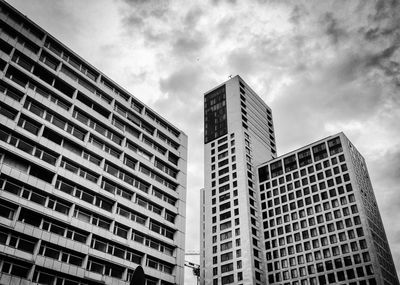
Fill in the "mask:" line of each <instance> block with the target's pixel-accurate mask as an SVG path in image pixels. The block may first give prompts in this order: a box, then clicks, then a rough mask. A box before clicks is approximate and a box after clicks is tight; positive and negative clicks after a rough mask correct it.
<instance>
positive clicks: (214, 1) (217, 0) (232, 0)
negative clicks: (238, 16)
mask: <svg viewBox="0 0 400 285" xmlns="http://www.w3.org/2000/svg"><path fill="white" fill-rule="evenodd" d="M222 2H223V3H228V4H233V5H235V4H236V3H237V0H211V3H212V4H214V5H219V4H220V3H222Z"/></svg>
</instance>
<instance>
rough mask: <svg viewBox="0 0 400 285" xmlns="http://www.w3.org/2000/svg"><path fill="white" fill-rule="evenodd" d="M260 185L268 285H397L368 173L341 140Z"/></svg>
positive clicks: (265, 169) (321, 144) (289, 161)
mask: <svg viewBox="0 0 400 285" xmlns="http://www.w3.org/2000/svg"><path fill="white" fill-rule="evenodd" d="M258 179H259V190H260V191H259V194H260V201H261V212H262V219H263V221H262V225H263V236H264V239H265V241H264V242H265V251H264V252H263V255H265V256H266V267H265V271H266V272H267V275H268V278H267V279H268V284H293V285H294V284H311V285H317V284H320V285H323V284H360V285H364V284H365V285H366V284H371V285H372V284H399V281H398V278H397V274H396V269H395V267H394V263H393V259H392V256H391V253H390V248H389V244H388V241H387V239H386V235H385V230H384V228H383V224H382V220H381V218H380V214H379V209H378V206H377V203H376V199H375V195H374V191H373V189H372V185H371V181H370V179H369V175H368V171H367V166H366V164H365V161H364V158H363V157H362V156H361V154H360V153H359V152H358V151H357V149H356V148H355V147H354V146H353V145H352V143H351V142H350V141H349V140H348V139H347V137H346V136H345V135H344V134H343V133H340V134H337V135H334V136H330V137H328V138H325V139H323V140H320V141H317V142H315V143H312V144H311V145H307V146H305V147H302V148H300V149H298V150H296V151H293V152H290V153H287V154H285V155H282V156H280V157H278V158H276V159H273V160H271V161H269V162H267V163H265V164H263V165H261V166H260V167H259V168H258Z"/></svg>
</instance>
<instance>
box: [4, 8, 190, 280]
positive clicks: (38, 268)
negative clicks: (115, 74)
mask: <svg viewBox="0 0 400 285" xmlns="http://www.w3.org/2000/svg"><path fill="white" fill-rule="evenodd" d="M0 8H1V11H0V50H1V52H0V283H1V284H25V283H23V282H27V281H30V282H33V283H35V284H37V283H40V284H127V283H128V282H129V280H130V276H131V275H132V273H133V271H134V269H135V268H136V267H137V266H138V265H141V266H142V267H143V268H144V272H145V274H146V284H157V285H161V284H183V265H184V241H185V239H184V238H185V237H184V235H185V208H186V204H185V203H186V202H185V201H186V164H187V161H186V160H187V157H186V156H187V137H186V135H185V134H184V133H183V132H182V131H180V130H179V129H177V128H176V127H175V126H173V125H172V124H171V123H169V122H167V121H166V120H165V119H163V118H162V117H161V116H160V115H159V114H157V113H156V112H155V111H154V110H151V109H150V108H149V107H148V106H146V105H144V104H143V103H141V102H140V101H139V100H137V99H136V98H135V97H134V96H132V95H131V94H129V93H128V92H127V91H126V90H124V89H123V88H121V87H120V86H118V85H117V84H116V83H115V82H113V81H112V80H111V79H109V78H108V77H107V76H105V75H104V74H103V73H102V72H100V71H99V70H97V69H96V68H95V67H93V66H92V65H90V64H89V63H88V62H86V61H85V60H84V59H82V58H81V57H79V56H78V55H77V54H75V53H74V52H73V51H72V50H70V49H69V48H68V47H66V46H65V45H63V44H62V43H61V42H59V41H58V40H57V39H55V38H54V37H53V36H51V35H49V34H48V33H47V32H46V31H44V30H43V29H42V28H40V27H38V26H37V25H36V24H35V23H33V22H32V21H30V20H29V19H28V18H27V17H25V16H24V15H22V14H21V13H20V12H18V11H17V10H15V9H14V8H12V7H11V6H10V5H8V4H7V3H6V2H4V1H0Z"/></svg>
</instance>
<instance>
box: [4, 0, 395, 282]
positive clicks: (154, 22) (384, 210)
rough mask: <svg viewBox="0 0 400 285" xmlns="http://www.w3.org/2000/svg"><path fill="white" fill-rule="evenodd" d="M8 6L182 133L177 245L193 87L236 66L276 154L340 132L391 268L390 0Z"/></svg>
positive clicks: (194, 170)
mask: <svg viewBox="0 0 400 285" xmlns="http://www.w3.org/2000/svg"><path fill="white" fill-rule="evenodd" d="M8 2H9V3H10V4H12V5H13V6H14V7H16V8H17V9H19V10H20V11H21V12H23V13H24V14H25V15H27V16H28V17H29V18H30V19H32V20H34V21H35V22H37V23H38V24H39V25H40V26H42V27H43V28H44V29H46V30H47V31H48V32H50V33H51V34H52V35H53V36H55V37H56V38H58V39H59V40H60V41H61V42H63V43H64V44H66V45H67V46H69V47H70V48H71V49H72V50H74V51H75V52H76V53H77V54H79V55H81V56H82V57H83V58H84V59H86V60H87V61H89V62H90V63H91V64H93V65H94V66H95V67H97V68H98V69H99V70H101V71H103V72H104V73H105V74H107V75H108V76H109V77H110V78H112V79H113V80H114V81H115V82H117V83H118V84H120V85H121V86H123V87H124V88H126V89H127V90H128V91H130V93H132V94H133V95H134V96H135V97H136V98H138V99H139V100H141V101H142V102H144V103H145V104H147V105H149V106H150V107H151V108H152V109H154V110H155V111H157V112H158V113H159V114H161V115H162V116H164V117H165V118H167V119H168V120H169V121H170V122H171V123H173V124H174V125H176V126H177V127H179V128H180V129H181V130H183V131H184V132H185V133H186V134H187V135H188V137H189V153H188V155H189V156H188V173H187V179H188V183H187V193H188V195H187V220H186V225H187V226H186V233H187V238H186V249H187V250H198V249H199V228H200V227H199V206H200V205H199V189H200V188H202V186H203V94H204V93H205V92H206V91H208V90H210V89H211V88H213V87H215V86H216V85H218V84H220V83H222V82H224V81H226V80H228V79H229V76H230V75H237V74H239V75H240V76H241V77H242V78H243V79H244V80H245V81H246V82H247V83H248V84H249V85H250V86H251V87H252V89H253V90H255V91H256V93H257V94H259V96H260V97H261V98H262V99H263V100H265V101H266V103H267V104H268V105H269V106H270V107H271V108H272V112H273V118H274V126H275V133H276V142H277V149H278V155H282V154H285V153H286V152H288V151H291V150H294V149H296V148H299V147H301V146H304V145H306V144H309V143H312V142H313V141H316V140H318V139H321V138H324V137H326V136H329V135H332V134H335V133H338V132H341V131H343V132H344V133H345V134H346V135H347V137H348V138H349V139H350V140H351V141H352V142H353V144H354V145H355V146H356V147H357V149H358V150H359V151H360V152H361V153H362V155H363V156H364V157H365V159H366V162H367V165H368V168H369V173H370V177H371V180H372V184H373V187H374V190H375V195H376V198H377V201H378V206H379V208H380V211H381V216H382V219H383V223H384V225H385V229H386V234H387V237H388V240H389V243H390V247H391V251H392V254H393V259H394V262H395V264H396V267H397V272H399V273H400V223H399V222H398V221H399V220H400V127H399V122H400V94H399V91H400V63H399V62H400V61H399V59H400V49H399V47H400V1H397V0H359V1H358V0H346V1H345V0H336V1H330V0H325V1H320V0H296V1H295V0H293V1H290V0H286V1H285V0H279V1H278V0H253V1H245V0H242V1H235V0H228V1H226V0H205V1H188V0H182V1H181V0H177V1H175V0H174V1H172V0H171V1H168V0H163V1H153V0H86V1H79V0H57V1H55V0H10V1H8ZM188 259H190V260H193V261H194V260H196V257H193V256H190V257H188ZM185 279H186V280H185V281H186V283H185V284H196V283H195V279H194V278H193V276H192V275H191V272H190V270H187V271H186V276H185Z"/></svg>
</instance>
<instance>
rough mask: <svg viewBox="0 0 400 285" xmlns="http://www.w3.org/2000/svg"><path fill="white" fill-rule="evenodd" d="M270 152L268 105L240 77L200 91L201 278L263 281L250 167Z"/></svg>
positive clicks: (271, 135) (272, 140) (204, 280)
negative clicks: (201, 107)
mask: <svg viewBox="0 0 400 285" xmlns="http://www.w3.org/2000/svg"><path fill="white" fill-rule="evenodd" d="M275 154H276V148H275V138H274V129H273V122H272V114H271V109H270V108H269V107H268V106H267V105H266V104H265V103H264V102H263V101H262V100H261V99H260V98H259V97H258V95H257V94H256V93H255V92H254V91H253V90H252V89H251V88H250V87H249V86H248V85H247V84H246V83H245V82H244V81H243V79H241V78H240V77H239V76H235V77H233V78H231V79H230V80H228V81H227V82H225V83H223V84H221V85H219V86H217V87H216V88H214V89H212V90H210V91H209V92H207V93H205V95H204V162H205V163H204V171H205V172H204V173H205V177H204V189H202V190H201V224H200V227H201V231H200V232H201V245H200V263H201V264H200V266H201V283H202V284H231V283H235V284H263V281H264V280H265V274H264V272H263V266H262V264H263V256H262V251H263V250H262V248H263V244H262V235H261V232H260V228H261V224H260V222H259V221H260V210H259V202H258V194H257V185H256V183H257V180H256V171H255V167H256V166H257V165H259V164H260V163H261V162H264V161H267V160H270V159H271V158H273V157H274V156H275Z"/></svg>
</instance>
